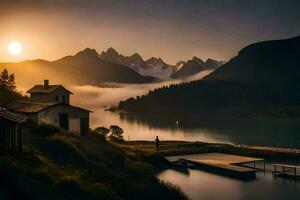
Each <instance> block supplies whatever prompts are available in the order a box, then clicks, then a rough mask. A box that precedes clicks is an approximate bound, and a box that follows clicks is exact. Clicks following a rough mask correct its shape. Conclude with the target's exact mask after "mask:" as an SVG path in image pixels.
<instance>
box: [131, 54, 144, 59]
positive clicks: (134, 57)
mask: <svg viewBox="0 0 300 200" xmlns="http://www.w3.org/2000/svg"><path fill="white" fill-rule="evenodd" d="M130 57H131V58H133V59H138V60H143V58H142V56H141V55H140V54H138V53H134V54H132V55H131V56H130Z"/></svg>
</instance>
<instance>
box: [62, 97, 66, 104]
mask: <svg viewBox="0 0 300 200" xmlns="http://www.w3.org/2000/svg"><path fill="white" fill-rule="evenodd" d="M62 101H63V102H64V103H66V99H65V95H62Z"/></svg>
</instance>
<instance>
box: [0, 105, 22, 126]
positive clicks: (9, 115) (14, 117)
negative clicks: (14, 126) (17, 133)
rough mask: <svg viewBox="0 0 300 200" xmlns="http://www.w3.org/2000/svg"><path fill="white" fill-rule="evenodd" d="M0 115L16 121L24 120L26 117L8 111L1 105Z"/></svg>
mask: <svg viewBox="0 0 300 200" xmlns="http://www.w3.org/2000/svg"><path fill="white" fill-rule="evenodd" d="M0 117H2V118H5V119H8V120H10V121H13V122H17V123H22V122H25V121H26V119H27V117H25V116H24V115H21V114H17V113H14V112H11V111H8V110H7V109H5V108H1V107H0Z"/></svg>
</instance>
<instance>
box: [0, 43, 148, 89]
mask: <svg viewBox="0 0 300 200" xmlns="http://www.w3.org/2000/svg"><path fill="white" fill-rule="evenodd" d="M3 68H7V69H8V70H9V71H10V72H11V73H15V75H16V77H17V81H19V83H17V84H18V85H26V86H30V85H32V84H33V83H37V82H42V81H43V79H45V78H47V79H50V80H51V81H52V82H57V83H61V82H63V83H64V84H90V85H99V84H101V83H102V82H119V83H146V82H152V81H153V80H154V78H152V77H146V76H142V75H140V74H139V73H137V72H135V71H134V70H132V69H130V68H128V67H126V66H123V65H119V64H114V63H109V62H107V61H105V60H103V59H102V58H101V57H100V56H99V54H98V53H97V52H96V50H94V49H90V48H86V49H84V50H82V51H80V52H78V53H76V54H75V55H72V56H65V57H63V58H60V59H58V60H55V61H47V60H42V59H37V60H27V61H23V62H19V63H0V69H1V70H3Z"/></svg>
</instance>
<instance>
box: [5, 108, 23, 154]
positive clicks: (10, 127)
mask: <svg viewBox="0 0 300 200" xmlns="http://www.w3.org/2000/svg"><path fill="white" fill-rule="evenodd" d="M26 119H27V118H26V117H25V116H23V115H20V114H17V113H14V112H11V111H8V110H7V109H5V108H1V107H0V148H1V150H4V151H8V152H12V153H15V152H21V151H22V144H23V135H22V124H23V123H24V122H25V121H26Z"/></svg>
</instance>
